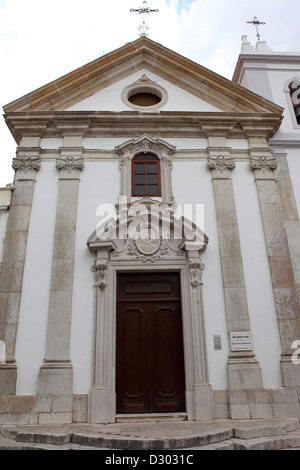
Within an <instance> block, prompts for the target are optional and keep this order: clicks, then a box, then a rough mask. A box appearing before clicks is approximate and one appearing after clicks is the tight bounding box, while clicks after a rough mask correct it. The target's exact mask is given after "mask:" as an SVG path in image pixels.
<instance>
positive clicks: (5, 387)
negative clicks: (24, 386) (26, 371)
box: [0, 364, 18, 395]
mask: <svg viewBox="0 0 300 470" xmlns="http://www.w3.org/2000/svg"><path fill="white" fill-rule="evenodd" d="M17 374H18V371H17V366H16V365H15V364H0V395H15V394H16V387H17Z"/></svg>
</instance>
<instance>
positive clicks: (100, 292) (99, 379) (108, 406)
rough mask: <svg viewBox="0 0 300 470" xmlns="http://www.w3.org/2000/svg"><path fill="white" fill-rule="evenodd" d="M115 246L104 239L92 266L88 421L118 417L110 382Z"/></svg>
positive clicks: (110, 419)
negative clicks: (92, 327) (110, 289)
mask: <svg viewBox="0 0 300 470" xmlns="http://www.w3.org/2000/svg"><path fill="white" fill-rule="evenodd" d="M115 248H116V246H115V245H114V243H113V242H112V241H107V242H106V243H102V244H101V247H98V248H96V253H97V259H96V261H95V263H94V264H93V266H92V268H91V269H92V271H93V272H94V275H95V284H94V289H95V305H96V312H95V315H96V325H95V362H94V380H93V386H92V387H91V389H90V392H89V402H88V421H89V422H90V423H109V422H114V421H115V400H116V396H115V393H113V392H112V386H110V383H109V382H110V375H111V374H110V372H109V371H108V362H109V356H110V354H109V347H110V344H109V343H111V342H112V341H110V342H109V341H108V338H109V337H112V332H111V336H110V335H109V334H108V331H109V323H110V321H109V318H108V315H109V307H108V303H109V294H108V283H109V281H108V277H109V272H110V266H109V264H110V256H109V253H110V251H112V250H114V249H115Z"/></svg>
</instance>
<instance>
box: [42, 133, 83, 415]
mask: <svg viewBox="0 0 300 470" xmlns="http://www.w3.org/2000/svg"><path fill="white" fill-rule="evenodd" d="M77 140H78V139H77ZM60 153H61V155H60V158H58V159H57V161H56V167H57V169H58V170H59V178H58V199H57V209H56V224H55V234H54V248H53V258H52V274H51V287H50V301H49V312H48V328H47V339H46V353H45V359H44V364H43V365H42V367H41V369H40V373H39V380H38V393H39V394H41V395H45V394H53V395H56V396H62V395H63V396H65V397H69V399H70V400H71V398H72V392H73V370H72V363H71V359H70V334H71V320H72V297H73V271H74V257H75V236H76V222H77V204H78V191H79V182H80V172H81V170H82V169H83V168H84V162H83V158H82V148H81V147H62V148H61V149H60ZM59 411H61V412H62V411H63V410H58V412H59ZM70 418H71V414H70ZM64 419H65V418H64Z"/></svg>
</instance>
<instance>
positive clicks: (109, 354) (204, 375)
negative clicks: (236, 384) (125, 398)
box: [88, 232, 214, 423]
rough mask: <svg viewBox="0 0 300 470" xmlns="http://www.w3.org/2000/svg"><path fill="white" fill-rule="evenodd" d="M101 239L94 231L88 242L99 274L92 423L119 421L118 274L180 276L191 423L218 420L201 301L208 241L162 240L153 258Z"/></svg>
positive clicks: (125, 244) (125, 243) (127, 245)
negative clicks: (178, 273) (204, 251)
mask: <svg viewBox="0 0 300 470" xmlns="http://www.w3.org/2000/svg"><path fill="white" fill-rule="evenodd" d="M121 245H122V246H120V241H119V240H99V238H98V237H97V235H96V232H94V234H92V236H91V237H90V238H89V240H88V247H89V249H90V251H92V252H94V253H95V254H96V261H95V263H94V265H93V267H92V270H93V271H94V273H95V280H96V282H95V284H94V292H95V343H94V374H93V384H92V387H91V389H90V392H89V401H88V403H89V404H88V420H89V422H90V423H111V422H115V421H116V392H115V377H116V360H115V359H116V303H117V274H118V273H120V272H133V271H134V272H151V271H153V272H160V271H161V272H167V271H170V272H180V282H181V302H182V305H181V307H182V326H183V344H184V363H185V383H186V392H185V398H186V413H187V419H188V420H196V421H201V420H207V419H208V420H209V419H213V417H214V406H213V398H212V390H211V386H210V384H209V378H208V368H207V353H206V343H205V326H204V312H203V301H202V272H203V269H204V264H203V263H202V261H201V259H200V252H201V251H203V250H204V249H205V248H206V243H202V244H201V243H200V244H199V241H196V242H193V241H191V242H190V241H187V240H176V243H175V245H174V243H173V244H172V243H170V242H169V241H164V240H161V241H160V248H159V249H158V250H157V251H156V254H155V255H153V256H148V255H147V256H145V255H143V254H142V253H141V252H140V251H138V250H134V249H133V248H132V241H131V240H130V239H129V240H126V241H122V244H121Z"/></svg>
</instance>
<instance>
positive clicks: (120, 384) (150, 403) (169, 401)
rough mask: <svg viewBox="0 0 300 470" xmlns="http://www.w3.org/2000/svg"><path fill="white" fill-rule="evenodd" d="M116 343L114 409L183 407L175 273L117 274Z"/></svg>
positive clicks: (143, 410) (149, 410) (170, 409)
mask: <svg viewBox="0 0 300 470" xmlns="http://www.w3.org/2000/svg"><path fill="white" fill-rule="evenodd" d="M172 298H173V299H172ZM116 344H117V351H116V353H117V355H116V360H117V363H116V370H117V373H116V393H117V413H153V412H159V413H163V412H173V411H174V412H175V411H184V410H185V398H184V397H185V392H184V391H185V383H184V360H183V340H182V320H181V302H180V284H179V275H178V273H170V274H169V273H162V274H158V275H155V274H153V273H151V274H150V275H149V274H134V275H133V274H126V275H124V274H122V275H120V276H118V299H117V338H116Z"/></svg>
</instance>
